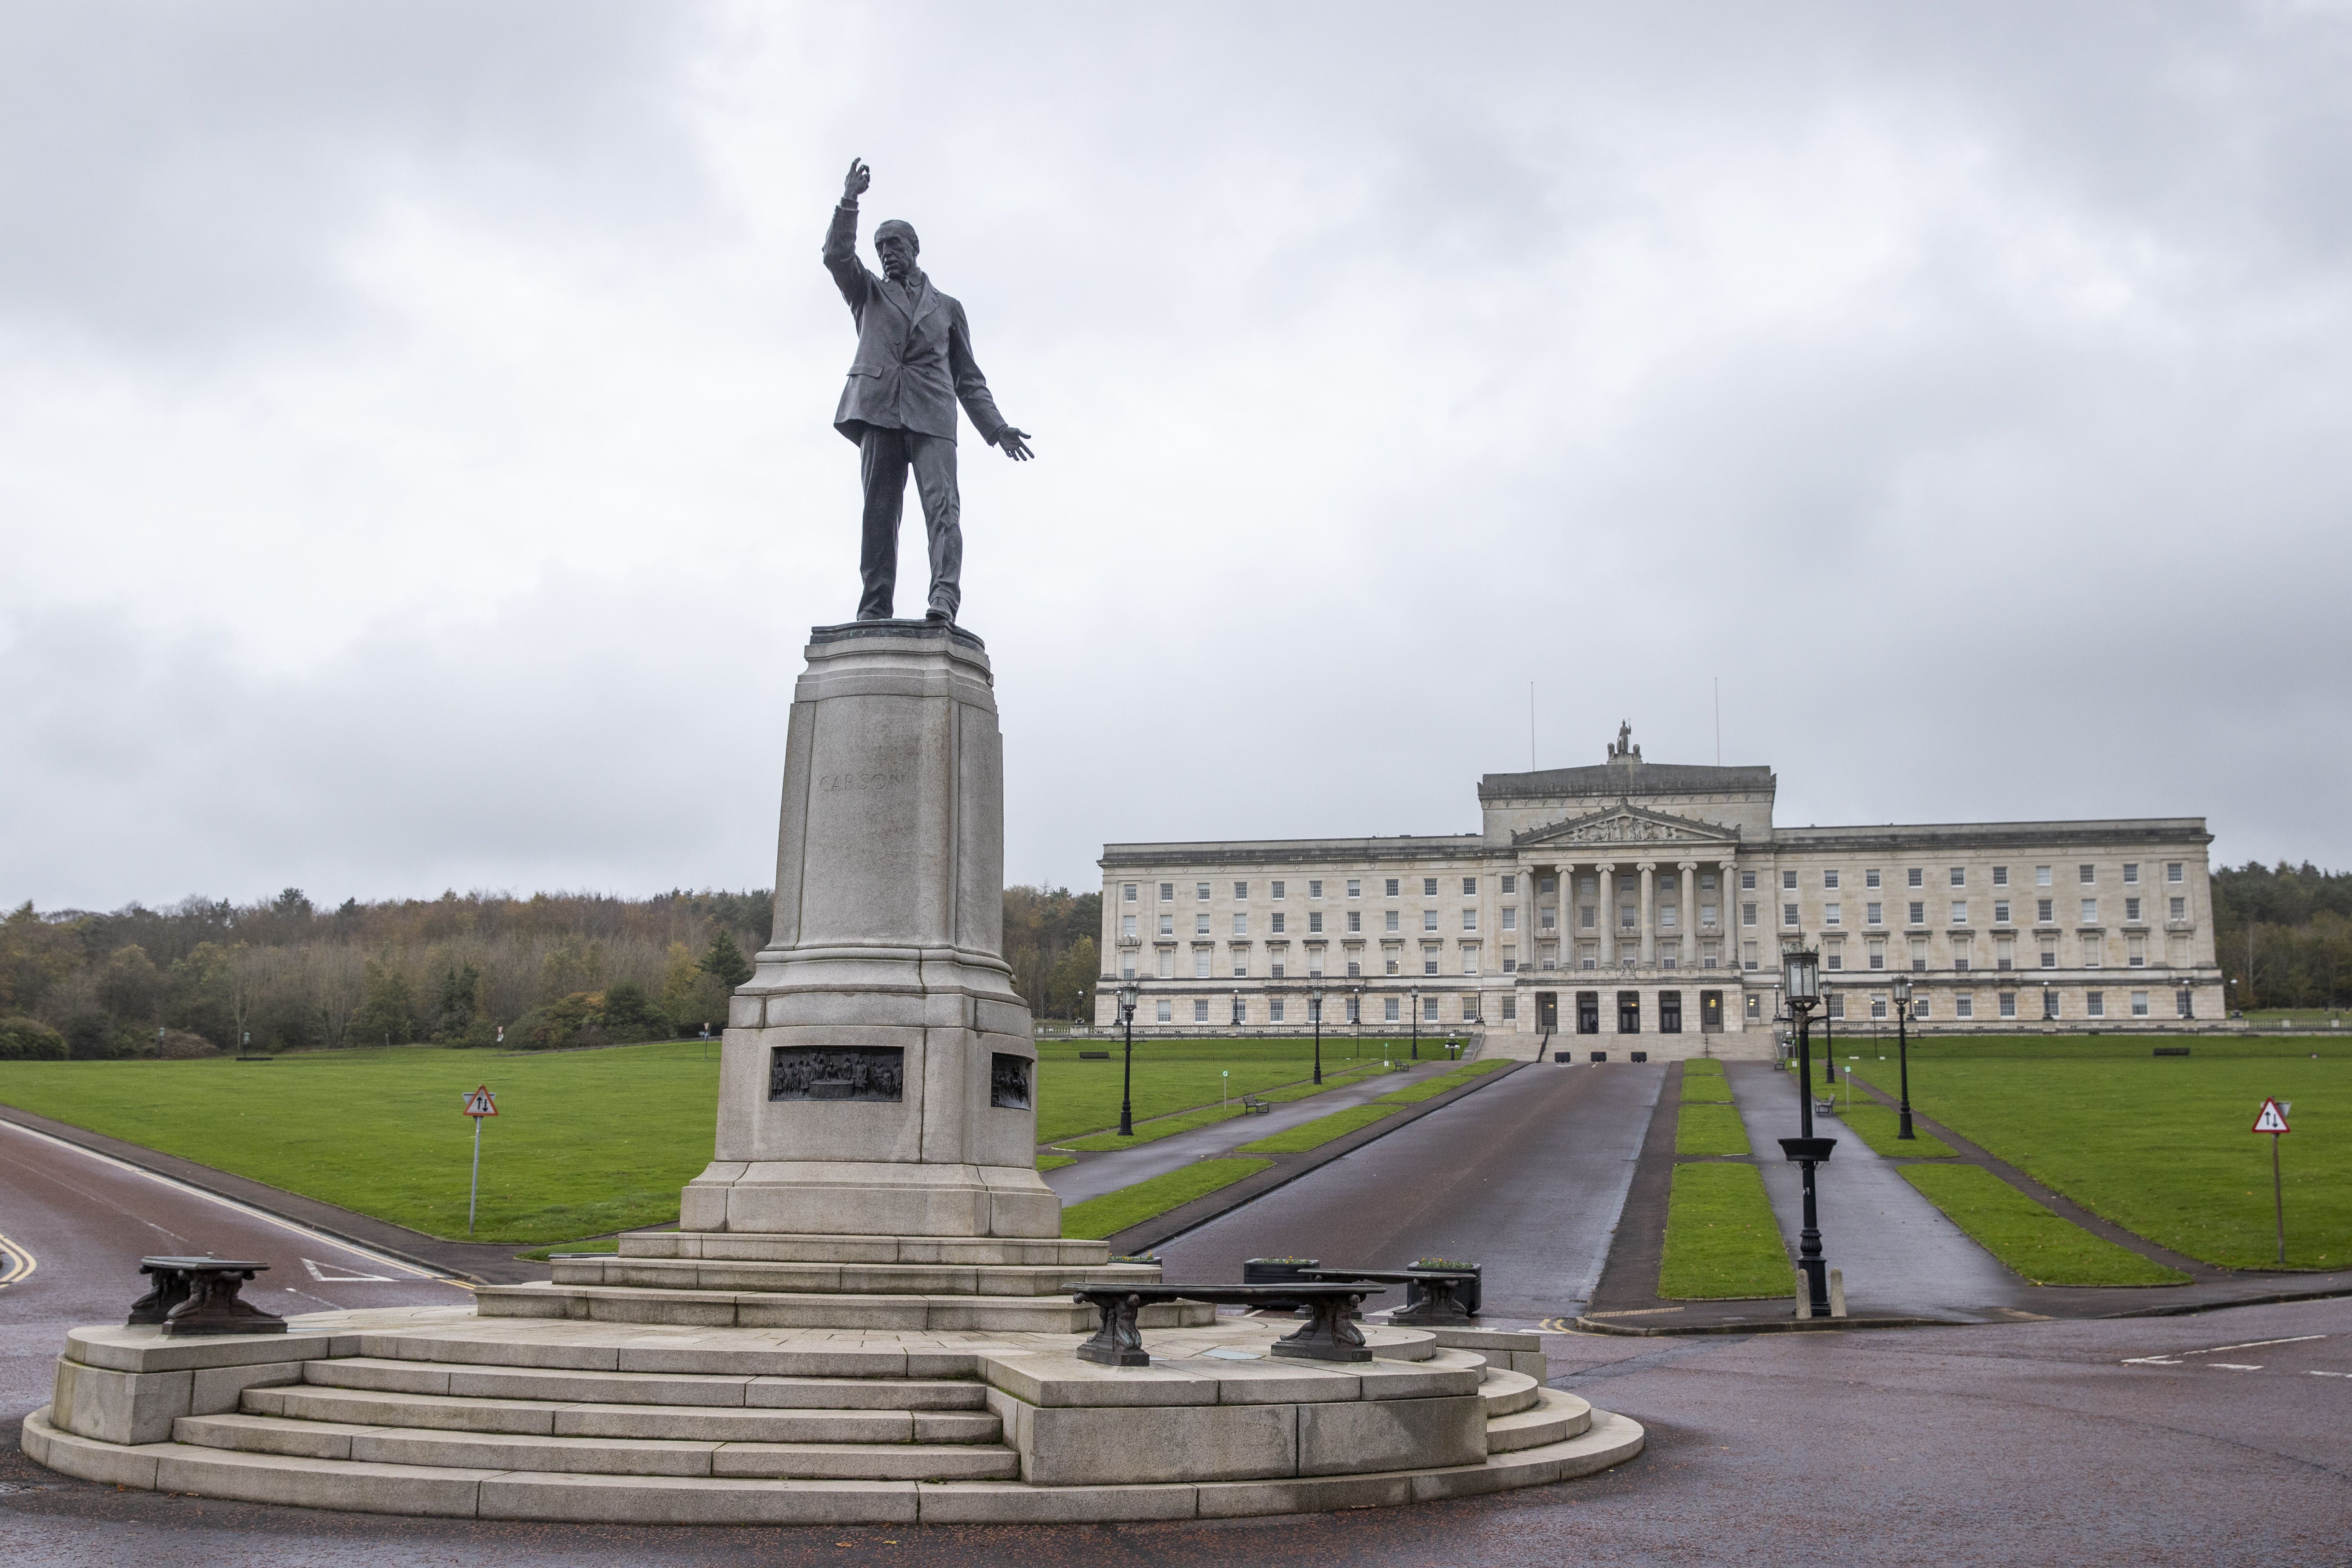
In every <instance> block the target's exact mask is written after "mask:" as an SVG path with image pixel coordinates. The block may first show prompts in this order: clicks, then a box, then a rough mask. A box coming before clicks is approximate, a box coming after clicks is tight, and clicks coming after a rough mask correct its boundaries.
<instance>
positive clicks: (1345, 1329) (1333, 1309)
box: [1274, 1296, 1372, 1361]
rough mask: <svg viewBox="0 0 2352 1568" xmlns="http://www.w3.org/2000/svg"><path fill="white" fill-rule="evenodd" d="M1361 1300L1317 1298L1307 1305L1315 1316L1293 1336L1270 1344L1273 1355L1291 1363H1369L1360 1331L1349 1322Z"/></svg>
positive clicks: (1358, 1297) (1350, 1297)
mask: <svg viewBox="0 0 2352 1568" xmlns="http://www.w3.org/2000/svg"><path fill="white" fill-rule="evenodd" d="M1363 1300H1364V1299H1363V1298H1362V1297H1361V1296H1318V1297H1317V1298H1315V1299H1314V1300H1310V1301H1308V1302H1307V1310H1310V1311H1311V1312H1313V1313H1314V1314H1315V1316H1314V1317H1313V1319H1312V1320H1310V1321H1308V1323H1307V1326H1306V1327H1305V1328H1303V1329H1301V1330H1299V1331H1297V1333H1295V1334H1286V1335H1284V1336H1283V1337H1282V1338H1281V1339H1278V1340H1276V1341H1275V1342H1274V1353H1275V1354H1276V1355H1278V1356H1285V1357H1287V1358H1289V1359H1292V1360H1295V1361H1370V1360H1371V1359H1372V1352H1370V1351H1369V1350H1367V1349H1366V1348H1365V1347H1364V1335H1363V1331H1362V1330H1360V1329H1359V1328H1357V1327H1356V1325H1355V1323H1354V1322H1353V1321H1351V1320H1352V1314H1353V1313H1354V1312H1355V1311H1356V1310H1357V1309H1358V1308H1359V1307H1360V1306H1361V1305H1362V1304H1363Z"/></svg>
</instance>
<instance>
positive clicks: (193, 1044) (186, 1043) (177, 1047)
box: [142, 1029, 220, 1062]
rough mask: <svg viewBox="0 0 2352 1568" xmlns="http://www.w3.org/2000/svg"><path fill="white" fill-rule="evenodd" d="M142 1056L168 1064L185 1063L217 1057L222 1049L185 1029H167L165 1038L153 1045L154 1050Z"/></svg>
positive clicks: (164, 1034) (164, 1033)
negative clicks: (159, 1059) (154, 1058)
mask: <svg viewBox="0 0 2352 1568" xmlns="http://www.w3.org/2000/svg"><path fill="white" fill-rule="evenodd" d="M142 1055H145V1056H151V1057H156V1058H161V1059H163V1060H164V1061H168V1062H184V1061H192V1060H194V1058H197V1057H216V1056H218V1055H220V1047H218V1046H216V1045H215V1044H213V1043H212V1042H211V1041H210V1040H208V1039H206V1038H205V1037H203V1036H202V1035H192V1034H190V1033H188V1032H187V1031H186V1030H185V1029H166V1030H164V1031H163V1038H162V1039H160V1040H157V1041H155V1042H154V1043H153V1048H152V1050H148V1051H145V1052H142Z"/></svg>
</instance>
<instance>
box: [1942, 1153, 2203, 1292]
mask: <svg viewBox="0 0 2352 1568" xmlns="http://www.w3.org/2000/svg"><path fill="white" fill-rule="evenodd" d="M1902 1170H1903V1178H1904V1180H1906V1181H1907V1182H1909V1183H1910V1184H1912V1185H1913V1186H1915V1187H1916V1188H1918V1189H1919V1191H1920V1192H1922V1193H1924V1194H1927V1201H1928V1202H1929V1203H1931V1204H1934V1205H1936V1206H1937V1208H1939V1209H1941V1210H1943V1211H1944V1213H1945V1214H1946V1215H1948V1216H1949V1217H1950V1219H1951V1222H1952V1223H1953V1224H1954V1225H1957V1226H1959V1227H1960V1228H1961V1229H1962V1230H1965V1231H1967V1232H1968V1233H1969V1236H1970V1237H1974V1238H1975V1240H1976V1242H1977V1245H1978V1246H1979V1247H1983V1248H1984V1249H1985V1250H1986V1251H1987V1252H1990V1253H1991V1254H1992V1255H1993V1256H1994V1257H1995V1258H2000V1260H2001V1261H2002V1262H2003V1263H2005V1264H2007V1265H2008V1266H2009V1267H2010V1268H2013V1269H2015V1270H2016V1271H2017V1272H2018V1273H2020V1274H2021V1275H2023V1276H2025V1278H2026V1279H2030V1280H2032V1282H2033V1283H2034V1284H2036V1285H2185V1284H2187V1283H2188V1282H2189V1276H2188V1275H2186V1274H2183V1273H2181V1272H2180V1271H2179V1269H2176V1268H2165V1267H2164V1266H2163V1265H2162V1264H2158V1263H2151V1262H2149V1261H2148V1260H2147V1258H2142V1257H2141V1256H2140V1255H2139V1254H2137V1253H2136V1252H2133V1251H2130V1250H2129V1249H2127V1248H2125V1247H2117V1246H2116V1244H2115V1243H2114V1242H2112V1241H2106V1240H2103V1239H2101V1238H2100V1237H2095V1236H2093V1235H2092V1234H2091V1233H2090V1232H2089V1231H2087V1230H2084V1228H2083V1227H2082V1226H2078V1225H2074V1224H2073V1223H2071V1222H2070V1221H2067V1220H2064V1219H2062V1218H2060V1217H2059V1216H2058V1215H2054V1214H2053V1213H2051V1212H2050V1211H2049V1210H2048V1209H2046V1208H2043V1207H2042V1205H2040V1204H2037V1203H2035V1202H2034V1201H2033V1200H2032V1198H2029V1197H2027V1196H2026V1195H2025V1194H2023V1193H2021V1192H2019V1191H2018V1190H2017V1189H2016V1188H2015V1187H2012V1186H2011V1185H2010V1184H2008V1183H2007V1182H2004V1181H2002V1180H2001V1179H2000V1177H1999V1176H1996V1175H1994V1174H1993V1173H1991V1172H1990V1171H1988V1170H1986V1169H1985V1168H1984V1167H1983V1166H1981V1165H1906V1166H1904V1167H1902Z"/></svg>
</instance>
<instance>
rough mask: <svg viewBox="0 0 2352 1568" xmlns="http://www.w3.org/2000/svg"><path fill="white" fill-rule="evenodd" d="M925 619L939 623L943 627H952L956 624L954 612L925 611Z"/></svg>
mask: <svg viewBox="0 0 2352 1568" xmlns="http://www.w3.org/2000/svg"><path fill="white" fill-rule="evenodd" d="M923 619H925V620H927V621H937V622H939V623H940V625H941V626H952V625H954V624H955V612H954V611H953V610H925V611H924V612H923Z"/></svg>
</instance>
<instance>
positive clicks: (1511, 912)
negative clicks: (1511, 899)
mask: <svg viewBox="0 0 2352 1568" xmlns="http://www.w3.org/2000/svg"><path fill="white" fill-rule="evenodd" d="M1503 929H1504V930H1505V931H1517V930H1518V929H1519V911H1518V909H1517V906H1516V905H1512V904H1506V905H1504V906H1503Z"/></svg>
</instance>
